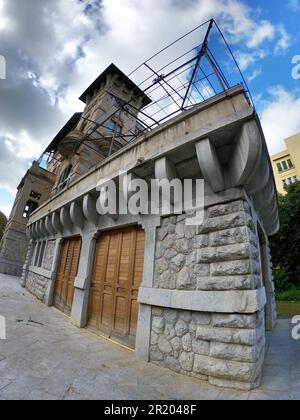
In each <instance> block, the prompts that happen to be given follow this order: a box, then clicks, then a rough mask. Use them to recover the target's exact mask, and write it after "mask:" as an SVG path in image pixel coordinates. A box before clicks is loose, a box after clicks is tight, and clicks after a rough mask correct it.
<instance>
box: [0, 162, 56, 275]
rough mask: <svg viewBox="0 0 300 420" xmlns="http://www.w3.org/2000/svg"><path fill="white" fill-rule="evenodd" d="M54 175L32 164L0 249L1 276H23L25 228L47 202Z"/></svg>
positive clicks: (25, 246)
mask: <svg viewBox="0 0 300 420" xmlns="http://www.w3.org/2000/svg"><path fill="white" fill-rule="evenodd" d="M54 181H55V175H53V174H51V173H50V172H48V171H46V170H45V169H43V168H41V167H40V166H39V164H38V163H37V162H33V164H32V166H31V168H30V169H29V170H28V171H27V173H26V174H25V176H24V178H23V179H22V181H21V183H20V185H19V186H18V192H17V196H16V199H15V202H14V205H13V209H12V211H11V214H10V217H9V220H8V223H7V226H6V229H5V232H4V235H3V238H2V241H1V247H0V272H1V273H3V274H9V275H12V276H20V275H21V274H22V268H23V264H24V262H25V257H26V252H27V246H28V240H27V237H26V226H27V223H28V220H29V217H30V215H31V214H32V213H33V212H34V211H35V210H36V209H37V208H38V207H39V206H40V205H41V204H43V203H44V202H45V201H47V200H48V198H49V196H50V192H51V190H52V187H53V184H54Z"/></svg>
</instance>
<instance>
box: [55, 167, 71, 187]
mask: <svg viewBox="0 0 300 420" xmlns="http://www.w3.org/2000/svg"><path fill="white" fill-rule="evenodd" d="M71 172H72V165H69V166H67V168H66V169H65V170H64V171H63V173H62V174H61V177H60V179H59V182H58V186H57V191H61V190H64V189H65V188H66V187H67V185H68V181H69V178H70V176H71Z"/></svg>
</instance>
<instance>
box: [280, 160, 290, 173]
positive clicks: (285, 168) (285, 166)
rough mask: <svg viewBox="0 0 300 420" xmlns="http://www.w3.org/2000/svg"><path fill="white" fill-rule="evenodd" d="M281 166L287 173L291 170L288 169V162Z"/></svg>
mask: <svg viewBox="0 0 300 420" xmlns="http://www.w3.org/2000/svg"><path fill="white" fill-rule="evenodd" d="M281 164H282V167H283V169H284V171H287V170H288V169H289V168H288V165H287V163H286V161H285V160H283V161H282V162H281Z"/></svg>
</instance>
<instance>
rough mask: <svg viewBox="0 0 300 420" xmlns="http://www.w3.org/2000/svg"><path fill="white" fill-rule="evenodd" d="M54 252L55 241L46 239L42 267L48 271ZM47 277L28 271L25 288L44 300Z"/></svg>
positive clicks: (50, 268) (50, 267)
mask: <svg viewBox="0 0 300 420" xmlns="http://www.w3.org/2000/svg"><path fill="white" fill-rule="evenodd" d="M54 252H55V241H48V243H47V245H46V249H45V254H44V258H43V263H42V268H43V269H44V270H46V271H48V272H50V271H51V270H52V265H53V259H54ZM49 280H50V279H49V278H47V277H44V276H42V275H40V274H37V273H34V272H32V271H28V274H27V280H26V288H27V290H28V291H29V292H30V293H32V294H33V295H34V296H36V297H37V298H38V299H39V300H41V301H42V302H44V301H45V295H46V290H47V287H48V282H49Z"/></svg>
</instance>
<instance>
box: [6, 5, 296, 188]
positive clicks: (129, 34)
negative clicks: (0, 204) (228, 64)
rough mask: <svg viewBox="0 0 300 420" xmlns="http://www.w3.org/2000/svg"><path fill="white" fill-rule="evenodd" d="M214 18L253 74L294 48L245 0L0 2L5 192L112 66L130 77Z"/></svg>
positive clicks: (16, 182)
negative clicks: (273, 54) (271, 51)
mask: <svg viewBox="0 0 300 420" xmlns="http://www.w3.org/2000/svg"><path fill="white" fill-rule="evenodd" d="M212 17H214V18H215V19H216V20H217V22H218V23H219V24H220V26H221V29H222V30H223V31H224V32H225V35H226V37H227V38H228V39H229V41H230V43H232V44H233V45H234V46H236V47H238V48H239V49H241V52H240V63H241V66H242V68H243V69H248V68H250V67H251V70H252V76H253V75H255V71H256V72H257V71H258V70H257V68H256V66H257V61H259V60H262V59H263V58H264V57H265V55H266V51H265V49H264V46H265V44H266V43H267V44H269V43H270V42H274V48H275V45H276V42H277V43H278V44H277V48H278V51H281V50H284V49H285V48H286V46H287V45H288V38H287V36H286V35H287V34H286V33H285V32H284V27H282V28H281V30H278V27H276V26H274V25H273V24H272V22H270V21H268V20H266V19H261V18H260V16H259V15H258V13H257V11H256V10H254V9H252V8H251V7H250V6H247V5H246V4H245V3H243V2H241V1H239V0H188V1H184V2H183V1H179V0H143V1H138V0H103V1H101V0H43V1H36V0H26V2H25V1H24V0H0V37H1V54H2V55H4V56H5V58H6V61H7V80H5V81H2V80H1V81H0V89H1V95H0V115H1V125H0V150H1V153H0V174H1V177H0V188H1V187H2V188H5V189H6V190H8V191H14V190H15V187H16V185H17V184H18V182H19V180H20V178H21V177H22V175H23V174H24V173H25V171H26V169H27V168H28V165H29V164H30V161H31V160H33V159H34V158H37V157H39V154H40V153H41V152H42V150H43V149H44V148H45V146H46V145H47V143H49V142H50V141H51V140H52V138H53V137H54V135H55V134H56V132H57V131H58V129H59V128H60V127H61V126H62V125H63V124H64V123H65V121H66V120H67V119H68V118H69V117H70V116H71V115H72V113H73V112H75V111H80V110H82V104H81V102H79V101H78V97H79V96H80V94H81V93H82V92H83V91H84V90H85V89H86V87H87V86H88V85H89V84H90V83H91V82H92V81H93V80H94V79H95V78H96V77H97V76H98V75H99V73H100V72H101V71H103V70H104V68H105V67H106V66H107V65H108V64H110V63H111V62H112V61H114V62H115V63H116V64H117V65H118V66H119V67H120V68H121V69H122V70H123V71H124V72H125V73H129V72H130V71H131V70H132V69H133V68H135V67H136V66H137V65H138V64H140V63H141V62H143V61H144V60H145V59H147V58H148V57H149V56H151V55H152V54H153V53H155V52H156V51H158V50H159V49H161V48H162V47H163V46H164V45H167V44H168V43H170V42H172V41H174V39H176V38H177V37H178V36H180V35H182V34H184V33H185V32H187V31H189V30H190V29H191V28H192V27H195V26H197V25H199V23H200V22H203V21H205V20H207V19H210V18H212ZM197 41H198V39H196V38H195V44H196V42H197ZM240 45H243V46H248V50H246V48H243V49H242V48H240ZM252 67H255V68H252ZM250 77H251V76H250ZM12 163H13V166H14V170H13V171H12V170H11V165H12Z"/></svg>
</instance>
